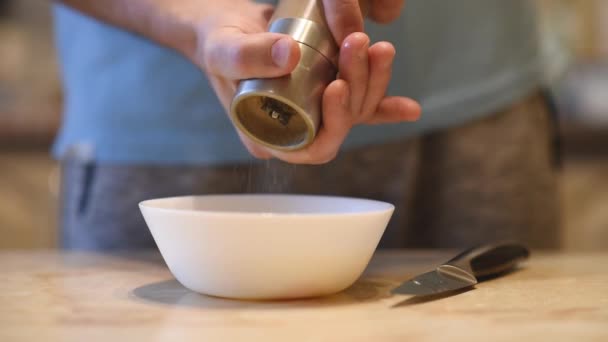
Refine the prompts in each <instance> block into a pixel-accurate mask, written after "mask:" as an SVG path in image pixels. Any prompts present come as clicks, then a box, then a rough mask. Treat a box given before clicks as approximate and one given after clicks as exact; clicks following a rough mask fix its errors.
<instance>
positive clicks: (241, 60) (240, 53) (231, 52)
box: [225, 44, 248, 72]
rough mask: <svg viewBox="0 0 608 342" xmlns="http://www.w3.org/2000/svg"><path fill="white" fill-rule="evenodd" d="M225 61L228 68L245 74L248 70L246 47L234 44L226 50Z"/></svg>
mask: <svg viewBox="0 0 608 342" xmlns="http://www.w3.org/2000/svg"><path fill="white" fill-rule="evenodd" d="M227 49H228V51H227V60H228V61H225V62H229V63H230V66H231V67H232V68H233V69H235V70H237V71H240V72H246V71H247V70H248V63H247V60H248V58H247V50H248V49H247V47H246V46H245V45H244V44H236V45H234V46H231V47H228V48H227Z"/></svg>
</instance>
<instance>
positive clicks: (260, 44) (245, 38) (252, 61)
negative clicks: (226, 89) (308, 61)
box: [203, 29, 300, 80]
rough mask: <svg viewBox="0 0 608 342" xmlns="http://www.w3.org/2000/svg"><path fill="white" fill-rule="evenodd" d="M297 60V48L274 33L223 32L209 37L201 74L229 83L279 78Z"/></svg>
mask: <svg viewBox="0 0 608 342" xmlns="http://www.w3.org/2000/svg"><path fill="white" fill-rule="evenodd" d="M299 60H300V47H299V45H298V43H297V42H296V41H295V40H293V39H292V38H291V37H289V36H286V35H282V34H278V33H268V32H267V33H252V34H247V33H243V32H241V31H236V30H234V29H225V30H223V31H222V32H217V33H216V34H213V35H211V36H209V38H208V39H207V41H206V43H205V47H204V51H203V65H204V68H205V71H207V72H208V73H211V74H216V75H219V76H222V77H225V78H228V79H232V80H241V79H246V78H258V77H259V78H268V77H279V76H283V75H287V74H289V73H290V72H291V71H292V70H293V69H294V68H295V66H296V65H297V64H298V61H299Z"/></svg>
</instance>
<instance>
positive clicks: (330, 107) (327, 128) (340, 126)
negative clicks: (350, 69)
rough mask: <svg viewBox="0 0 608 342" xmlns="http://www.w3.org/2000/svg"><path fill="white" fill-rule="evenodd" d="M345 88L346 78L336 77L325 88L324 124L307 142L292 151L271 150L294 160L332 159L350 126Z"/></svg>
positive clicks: (323, 161)
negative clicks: (297, 149) (338, 78)
mask: <svg viewBox="0 0 608 342" xmlns="http://www.w3.org/2000/svg"><path fill="white" fill-rule="evenodd" d="M348 88H349V87H348V84H347V83H346V82H345V81H343V80H336V81H334V82H332V83H331V84H330V85H329V86H328V87H327V89H326V90H325V93H324V95H323V125H322V126H321V128H320V129H319V132H318V134H317V137H316V138H315V140H314V142H313V143H312V144H311V145H310V146H308V147H307V148H305V149H304V150H301V151H295V152H287V153H286V152H273V155H274V156H275V157H277V158H279V159H281V160H283V161H286V162H289V163H294V164H325V163H327V162H330V161H331V160H333V159H334V158H335V157H336V155H337V154H338V151H339V150H340V146H341V145H342V142H343V141H344V139H346V137H347V136H348V132H349V131H350V129H351V127H352V120H351V117H350V113H349V111H348V102H349V97H350V95H349V89H348Z"/></svg>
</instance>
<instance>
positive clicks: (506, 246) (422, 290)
mask: <svg viewBox="0 0 608 342" xmlns="http://www.w3.org/2000/svg"><path fill="white" fill-rule="evenodd" d="M529 256H530V252H529V250H528V249H527V248H526V247H525V246H522V245H520V244H517V243H511V242H505V243H497V244H490V245H480V246H476V247H473V248H470V249H468V250H466V251H464V252H462V253H460V254H458V255H457V256H456V257H454V258H452V259H451V260H449V261H448V262H446V263H444V264H443V265H441V266H439V267H437V268H436V269H435V270H434V271H431V272H427V273H424V274H421V275H419V276H417V277H415V278H413V279H411V280H408V281H406V282H405V283H403V284H402V285H400V286H399V287H397V288H395V289H394V290H393V291H392V292H393V293H394V294H406V295H416V296H428V295H437V294H441V293H444V292H451V291H456V290H460V289H464V288H467V287H471V286H474V285H475V284H477V283H478V282H479V281H482V280H485V279H488V278H493V277H495V276H499V275H502V274H504V273H506V272H508V271H510V270H512V269H514V268H515V267H516V266H517V265H518V264H519V263H520V262H521V261H524V260H526V259H528V258H529Z"/></svg>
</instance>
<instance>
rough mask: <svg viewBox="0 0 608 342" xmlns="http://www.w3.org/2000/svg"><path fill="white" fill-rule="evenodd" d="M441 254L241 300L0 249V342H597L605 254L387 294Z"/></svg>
mask: <svg viewBox="0 0 608 342" xmlns="http://www.w3.org/2000/svg"><path fill="white" fill-rule="evenodd" d="M448 256H449V254H446V253H433V252H424V251H419V252H399V251H393V252H383V253H381V254H378V255H377V256H376V257H375V258H374V260H373V261H372V263H371V264H370V266H369V268H368V270H367V272H366V273H365V275H364V276H363V277H362V278H361V279H360V280H359V281H358V282H357V283H356V284H355V285H354V286H353V287H351V288H350V289H348V290H347V291H345V292H343V293H340V294H337V295H334V296H331V297H327V298H321V299H312V300H300V301H289V302H240V301H232V300H224V299H219V298H211V297H206V296H202V295H198V294H195V293H192V292H190V291H188V290H186V289H184V288H183V287H181V286H180V285H179V284H178V283H177V282H175V281H174V280H173V278H172V276H171V275H170V273H169V272H168V270H167V269H166V267H165V266H164V264H163V262H162V259H160V257H158V256H157V255H155V254H149V255H144V254H140V255H123V256H101V255H94V254H74V253H72V254H66V253H57V252H37V253H32V252H3V253H0V280H1V281H0V303H1V304H2V305H0V340H2V341H38V340H44V341H123V340H128V341H180V340H186V339H187V340H193V341H194V340H196V341H252V340H263V341H407V340H415V341H417V342H424V341H434V340H441V341H445V340H448V338H449V340H450V341H486V340H492V341H509V342H512V341H523V340H530V341H575V340H576V341H578V340H585V341H606V340H608V272H606V271H608V269H607V268H608V253H603V254H569V255H566V254H561V255H557V254H556V255H536V254H534V255H533V257H532V259H531V260H530V262H529V263H528V264H527V265H525V267H524V268H523V269H522V270H520V271H517V272H515V273H512V274H510V275H508V276H505V277H502V278H498V279H495V280H492V281H488V282H484V283H481V284H479V285H477V287H476V289H474V290H471V291H468V292H464V293H461V294H459V295H456V296H451V297H446V298H442V299H437V300H434V301H429V302H419V301H415V300H412V299H409V298H408V297H406V296H391V295H390V290H391V288H392V287H393V286H396V285H397V284H398V283H399V282H400V281H402V280H405V279H407V278H409V277H411V276H412V275H414V274H416V273H418V272H421V271H425V270H427V269H429V268H432V267H433V266H434V265H435V264H436V263H437V262H439V261H442V260H443V259H445V258H446V257H448Z"/></svg>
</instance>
